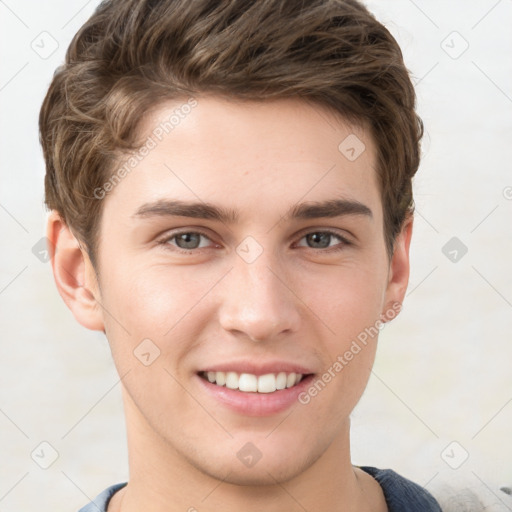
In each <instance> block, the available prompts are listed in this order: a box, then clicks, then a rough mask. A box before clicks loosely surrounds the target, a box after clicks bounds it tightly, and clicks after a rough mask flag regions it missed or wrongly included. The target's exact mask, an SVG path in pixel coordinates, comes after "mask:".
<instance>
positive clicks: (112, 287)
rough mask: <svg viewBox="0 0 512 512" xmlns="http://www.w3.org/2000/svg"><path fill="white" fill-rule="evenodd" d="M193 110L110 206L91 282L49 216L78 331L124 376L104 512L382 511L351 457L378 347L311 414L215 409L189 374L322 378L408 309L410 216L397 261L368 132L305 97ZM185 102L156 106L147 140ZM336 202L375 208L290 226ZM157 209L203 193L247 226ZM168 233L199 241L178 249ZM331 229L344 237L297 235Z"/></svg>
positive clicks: (58, 274) (59, 275) (215, 102)
mask: <svg viewBox="0 0 512 512" xmlns="http://www.w3.org/2000/svg"><path fill="white" fill-rule="evenodd" d="M197 101H198V104H197V106H196V107H195V108H194V109H193V110H192V112H191V113H190V114H189V115H188V116H187V117H186V118H184V119H183V120H181V122H180V124H179V125H178V126H177V127H175V129H174V130H173V131H172V132H170V133H169V134H168V135H167V136H166V137H164V139H163V140H162V141H161V142H160V143H159V144H158V145H157V147H156V148H154V149H153V150H152V151H151V152H150V153H149V154H148V155H147V156H146V157H145V158H144V160H143V161H141V162H140V163H139V164H138V166H137V167H136V168H135V169H134V170H133V171H132V172H131V173H129V174H128V175H127V176H126V177H125V178H124V179H123V180H122V181H121V182H120V183H119V184H117V185H116V186H115V188H114V189H113V190H112V191H111V192H110V193H109V194H108V195H107V197H106V198H105V199H103V201H104V204H103V208H104V211H103V216H102V219H101V227H100V229H101V238H100V239H101V242H100V246H99V253H98V269H97V270H98V273H96V272H95V269H93V267H92V266H91V263H90V261H89V258H88V256H87V253H86V251H84V250H83V249H82V248H81V247H80V246H79V244H78V242H77V241H76V239H75V237H74V236H73V234H72V232H71V231H70V230H69V229H68V227H67V226H66V225H65V224H64V223H63V222H62V220H61V219H60V217H59V215H58V213H57V212H52V213H51V214H50V217H49V221H48V238H49V239H50V240H51V241H52V242H53V244H54V245H55V246H56V252H55V253H54V254H53V255H52V266H53V272H54V276H55V281H56V284H57V287H58V289H59V292H60V294H61V296H62V297H63V299H64V301H65V302H66V304H67V305H68V307H69V308H70V309H71V311H72V312H73V314H74V316H75V318H76V319H77V321H78V322H80V323H81V324H82V325H83V326H85V327H87V328H89V329H94V330H104V331H105V333H106V335H107V338H108V341H109V343H110V346H111V350H112V354H113V358H114V362H115V365H116V367H117V370H118V372H119V375H120V376H121V377H122V389H123V400H124V406H125V413H126V423H127V432H128V448H129V462H130V480H129V484H128V486H127V487H126V488H125V489H123V490H122V491H119V492H118V493H117V494H116V495H115V496H114V498H113V499H112V500H111V502H110V506H109V511H110V512H119V511H120V510H122V511H123V512H135V511H136V510H143V509H144V510H152V511H154V512H159V511H166V512H174V511H186V510H191V511H192V510H195V509H197V510H198V511H201V512H206V511H211V512H213V511H218V510H223V511H225V512H231V511H233V512H234V511H237V512H238V511H239V510H245V511H247V512H256V511H258V512H260V511H261V510H265V511H268V512H274V511H275V512H278V511H279V512H282V511H283V510H286V511H302V510H304V509H306V510H308V511H309V512H314V511H318V512H320V511H325V510H329V511H341V510H344V511H347V510H358V511H368V512H369V511H373V512H375V511H386V510H387V507H386V504H385V500H384V497H383V494H382V490H381V488H380V486H379V485H378V483H377V482H376V481H375V480H374V479H373V478H372V477H371V476H369V475H368V474H367V473H364V472H363V471H362V470H360V469H358V468H356V467H354V466H352V464H351V460H350V438H349V426H350V419H349V416H350V413H351V411H352V410H353V408H354V406H355V405H356V404H357V402H358V401H359V399H360V397H361V395H362V393H363V391H364V389H365V386H366V384H367V382H368V378H369V375H370V372H371V368H372V365H373V361H374V356H375V350H376V345H377V337H375V338H373V339H372V340H371V341H370V342H369V343H368V344H367V345H366V346H365V347H364V348H363V349H362V350H361V351H360V352H359V353H358V354H357V355H356V356H354V358H353V359H352V360H351V361H350V362H349V364H347V365H346V366H345V367H344V368H343V370H342V371H341V372H339V373H338V374H337V375H336V377H335V378H334V379H332V381H331V382H330V383H329V384H328V385H327V386H326V387H325V388H324V389H323V390H322V391H321V392H320V393H318V395H317V396H315V397H314V398H312V399H311V401H310V402H309V403H308V404H306V405H303V404H299V403H297V404H295V405H293V406H292V408H290V409H288V410H286V411H284V412H282V413H278V414H273V415H270V416H266V417H248V416H244V415H241V414H238V413H236V412H234V411H231V410H228V409H227V408H226V407H224V406H223V405H220V404H219V403H217V402H216V401H215V400H214V399H212V398H210V397H209V396H207V395H206V393H205V392H204V391H203V389H202V388H201V386H200V385H199V383H198V381H197V376H196V372H198V371H199V370H201V369H202V368H205V367H206V366H207V365H212V364H218V363H221V362H223V361H226V360H227V361H229V360H233V359H235V358H242V357H246V358H248V359H250V360H256V361H266V360H268V359H270V358H273V359H282V360H286V361H292V362H294V363H300V364H302V365H305V366H307V367H308V368H311V369H312V370H313V371H314V373H317V374H318V375H321V374H322V373H323V372H325V371H327V369H328V368H329V367H332V364H333V362H334V361H335V360H336V358H337V356H339V355H343V354H344V353H345V352H346V351H347V350H348V349H349V348H350V345H351V343H352V341H353V340H354V339H356V337H357V335H358V334H359V333H360V332H362V331H364V329H365V328H367V327H369V326H372V325H374V324H375V322H376V321H377V320H379V319H380V318H382V317H383V315H385V314H386V312H387V311H388V310H389V309H390V308H391V307H392V304H395V303H401V302H402V300H403V298H404V295H405V291H406V288H407V283H408V278H409V244H410V239H411V234H412V219H407V220H406V222H405V223H404V226H403V229H402V231H401V233H400V234H399V236H398V237H397V239H396V244H395V251H394V253H393V256H392V258H391V260H390V259H389V258H388V256H387V254H386V249H385V243H384V235H383V212H382V202H381V198H380V194H379V188H378V182H377V176H376V173H375V169H374V166H375V161H376V160H375V145H374V142H373V141H372V140H371V137H370V136H369V135H368V134H367V133H366V132H365V131H364V129H363V128H360V127H355V126H350V125H349V124H348V123H347V122H345V121H344V120H343V119H341V118H339V117H338V116H334V114H332V113H330V112H328V111H327V110H325V109H323V108H322V107H319V106H314V105H312V104H309V103H306V102H304V101H302V100H299V99H286V100H283V99H280V100H275V101H271V102H270V101H267V102H235V101H228V100H227V99H221V98H219V97H215V96H206V95H205V96H199V97H197ZM179 105H180V103H179V102H169V103H166V104H164V105H162V106H160V107H159V108H158V109H156V110H155V111H153V112H152V113H150V114H149V115H148V116H147V118H146V119H144V121H143V123H142V125H141V126H140V133H141V134H143V135H144V138H145V137H147V135H148V134H150V133H151V131H152V130H153V129H154V127H155V126H157V125H158V123H159V122H160V121H161V120H162V119H165V118H168V117H169V115H170V114H171V113H172V110H173V109H174V108H176V107H177V106H179ZM350 134H356V135H357V137H359V139H360V140H362V141H363V142H364V144H365V146H366V149H365V151H364V152H363V153H362V154H361V155H360V156H359V157H358V158H357V159H356V160H355V161H353V162H352V161H349V160H348V159H347V158H346V157H345V156H344V155H343V154H342V153H341V152H340V151H339V150H338V145H339V144H340V142H342V141H343V140H344V139H345V138H346V137H347V136H348V135H350ZM340 197H341V198H345V199H350V200H355V201H359V202H360V203H362V204H364V205H366V206H367V207H368V208H369V209H370V210H371V212H372V216H371V217H370V216H368V215H343V216H339V217H334V218H327V217H322V218H315V219H292V218H289V217H287V214H288V213H289V212H290V211H291V208H292V207H294V206H295V205H296V204H297V203H304V202H308V203H310V202H316V201H325V200H330V199H339V198H340ZM159 199H180V200H183V201H195V202H198V201H199V202H201V201H207V202H208V203H211V204H214V205H217V206H220V207H224V208H229V209H233V210H236V211H237V212H238V215H239V218H238V221H237V222H230V223H223V222H220V221H218V220H213V219H198V218H190V217H178V216H150V217H146V218H137V217H134V213H135V212H136V211H137V210H138V209H139V208H140V207H141V206H142V205H144V204H146V203H150V202H152V201H155V200H159ZM178 229H179V230H181V231H185V232H189V233H194V232H197V230H198V229H200V230H201V231H202V232H203V233H205V234H206V235H207V237H208V238H201V239H200V240H201V247H200V248H197V249H191V251H190V252H189V253H187V254H183V253H180V252H179V246H178V243H179V242H178V240H177V239H176V238H172V236H173V235H175V234H176V231H177V230H178ZM326 229H329V230H331V231H334V232H335V233H336V234H339V235H340V236H342V237H345V238H346V239H347V240H348V241H349V242H350V244H344V243H343V242H342V241H341V239H339V238H337V237H336V236H332V237H331V238H329V237H328V236H327V237H323V238H322V240H323V242H326V240H327V242H326V245H327V247H326V246H325V245H322V244H321V243H320V244H319V243H318V239H316V240H317V242H316V243H315V240H313V241H312V240H311V237H306V235H307V234H311V233H319V232H323V231H325V230H326ZM248 236H251V237H253V238H254V239H255V240H256V241H257V243H258V244H259V245H260V247H261V248H262V250H263V252H262V253H261V255H260V256H259V257H258V258H257V259H256V260H255V261H253V262H252V263H250V264H249V263H247V262H246V261H244V259H243V258H241V257H240V256H239V255H238V254H237V252H236V248H237V246H238V244H240V242H242V240H244V239H245V238H246V237H248ZM164 239H166V240H167V241H166V242H165V243H159V242H161V241H163V240H164ZM334 249H339V250H337V251H335V250H334ZM194 251H195V252H194ZM148 338H149V339H150V340H152V342H153V343H154V344H155V345H156V346H157V347H158V349H159V350H160V355H159V357H158V358H157V359H156V360H155V361H154V362H153V363H152V364H151V365H149V366H145V365H144V364H141V362H140V361H139V360H138V359H137V358H136V357H134V354H133V352H134V350H135V349H136V347H137V346H138V345H139V344H140V343H141V341H142V340H144V339H148ZM247 442H251V443H253V444H254V445H255V446H256V447H257V448H258V450H259V451H260V452H261V454H262V458H261V459H260V461H259V462H258V463H256V464H255V465H254V466H253V467H250V468H248V467H246V466H245V465H244V464H242V463H241V461H240V460H239V459H238V458H237V456H236V454H237V452H238V451H239V450H240V449H241V448H242V447H243V446H244V445H245V444H246V443H247ZM192 507H194V508H192Z"/></svg>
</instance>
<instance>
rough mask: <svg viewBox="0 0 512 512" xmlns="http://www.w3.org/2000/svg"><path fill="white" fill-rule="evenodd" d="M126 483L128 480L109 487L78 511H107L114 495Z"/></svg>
mask: <svg viewBox="0 0 512 512" xmlns="http://www.w3.org/2000/svg"><path fill="white" fill-rule="evenodd" d="M125 485H126V482H125V483H122V484H115V485H112V486H110V487H108V488H107V489H105V490H104V491H103V492H102V493H100V494H98V496H96V498H94V500H92V501H91V502H90V503H89V504H87V505H85V507H82V508H81V509H80V510H79V511H78V512H107V506H108V502H109V501H110V498H112V496H113V495H114V494H115V493H116V492H117V491H119V490H120V489H122V488H123V487H124V486H125Z"/></svg>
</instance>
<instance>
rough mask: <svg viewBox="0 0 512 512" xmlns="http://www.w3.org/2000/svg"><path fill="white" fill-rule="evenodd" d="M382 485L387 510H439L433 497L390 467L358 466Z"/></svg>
mask: <svg viewBox="0 0 512 512" xmlns="http://www.w3.org/2000/svg"><path fill="white" fill-rule="evenodd" d="M360 469H362V470H363V471H365V472H366V473H368V474H370V475H371V476H372V477H373V478H375V480H377V482H378V483H379V484H380V486H381V487H382V492H383V493H384V497H385V498H386V504H387V506H388V509H389V512H408V511H411V510H414V511H415V512H441V507H440V506H439V503H438V502H437V501H436V500H435V498H434V497H433V496H432V495H431V494H430V493H429V492H428V491H427V490H426V489H424V488H423V487H421V486H420V485H418V484H416V483H414V482H412V481H411V480H408V479H407V478H404V477H403V476H400V475H399V474H398V473H396V472H395V471H393V470H392V469H377V468H374V467H370V466H360Z"/></svg>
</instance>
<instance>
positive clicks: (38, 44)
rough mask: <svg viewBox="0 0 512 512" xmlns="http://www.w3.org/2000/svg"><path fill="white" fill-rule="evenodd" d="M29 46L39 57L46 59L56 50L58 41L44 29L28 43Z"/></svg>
mask: <svg viewBox="0 0 512 512" xmlns="http://www.w3.org/2000/svg"><path fill="white" fill-rule="evenodd" d="M30 47H31V48H32V50H34V52H36V53H37V55H39V57H41V59H44V60H46V59H48V58H49V57H51V56H52V55H53V54H54V53H55V52H56V51H57V48H58V47H59V43H58V42H57V40H56V39H55V38H54V37H53V36H52V35H51V34H50V33H49V32H46V30H44V31H43V32H41V33H40V34H39V35H38V36H37V37H36V38H35V39H34V40H33V41H32V42H31V43H30Z"/></svg>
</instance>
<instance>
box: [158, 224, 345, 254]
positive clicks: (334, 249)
mask: <svg viewBox="0 0 512 512" xmlns="http://www.w3.org/2000/svg"><path fill="white" fill-rule="evenodd" d="M191 233H192V234H197V235H201V236H203V237H205V238H207V239H208V240H210V242H211V241H212V240H211V239H210V237H209V236H208V235H207V234H206V233H204V232H203V231H201V230H195V231H190V230H187V231H178V232H176V233H173V234H172V235H171V236H167V237H165V238H164V239H162V240H159V241H158V244H160V245H163V246H164V247H166V246H169V245H170V244H169V242H170V241H171V240H174V239H175V238H176V237H178V236H180V235H185V234H191ZM311 234H326V235H330V236H333V237H335V238H338V239H339V240H340V244H338V245H337V246H334V247H330V248H324V249H315V248H314V247H307V246H306V249H311V250H313V251H317V252H324V253H336V252H339V251H342V250H343V249H344V248H345V247H347V246H350V245H352V242H350V241H349V240H347V239H346V238H345V237H344V236H342V235H340V234H339V233H336V232H334V231H331V230H329V229H323V230H318V231H309V232H308V233H306V234H304V235H303V236H301V238H300V239H299V240H302V239H303V238H305V237H307V236H308V235H311ZM303 247H304V246H303ZM201 249H207V247H201V248H196V249H188V250H187V249H182V248H181V247H178V246H176V245H173V249H172V250H173V251H177V252H178V253H181V254H193V253H198V252H199V251H201Z"/></svg>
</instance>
